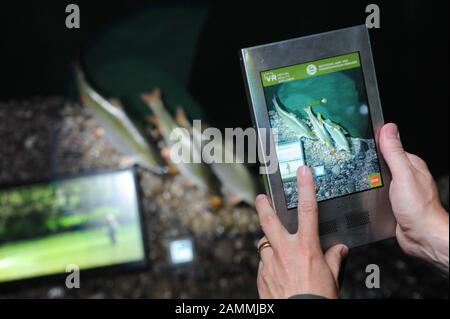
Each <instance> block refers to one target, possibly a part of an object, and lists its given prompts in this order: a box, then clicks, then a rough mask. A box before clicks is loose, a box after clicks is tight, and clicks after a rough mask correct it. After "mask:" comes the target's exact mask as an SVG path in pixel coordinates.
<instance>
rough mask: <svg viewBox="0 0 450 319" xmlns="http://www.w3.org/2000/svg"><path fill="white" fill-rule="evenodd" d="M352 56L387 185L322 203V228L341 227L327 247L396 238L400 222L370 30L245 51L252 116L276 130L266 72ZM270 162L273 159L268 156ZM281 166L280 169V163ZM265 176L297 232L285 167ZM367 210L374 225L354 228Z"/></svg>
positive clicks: (324, 240) (328, 236)
mask: <svg viewBox="0 0 450 319" xmlns="http://www.w3.org/2000/svg"><path fill="white" fill-rule="evenodd" d="M352 52H358V53H359V56H360V62H361V69H362V73H363V78H364V83H365V87H366V94H367V99H368V104H369V105H368V106H369V109H370V114H371V120H372V126H373V129H374V136H375V144H376V148H377V155H378V160H379V164H380V169H381V175H382V178H383V186H382V187H379V188H375V189H369V190H366V191H362V192H358V193H353V194H349V195H345V196H342V197H338V198H334V199H329V200H326V201H322V202H320V203H319V212H320V214H319V216H320V218H319V219H320V223H321V225H323V224H326V223H327V222H330V221H333V223H335V225H336V231H334V232H331V233H329V234H326V235H324V236H322V237H321V242H322V245H323V247H325V248H326V247H329V246H331V245H332V244H335V243H345V244H347V245H349V246H350V247H354V246H359V245H363V244H366V243H369V242H372V241H377V240H381V239H385V238H388V237H392V236H394V234H395V219H394V217H393V214H392V209H391V206H390V203H389V200H388V192H389V185H390V180H391V178H390V173H389V171H388V169H387V166H386V163H385V162H384V160H383V158H382V156H381V153H380V150H379V142H378V135H379V130H380V129H381V127H382V126H383V124H384V119H383V113H382V109H381V102H380V98H379V93H378V85H377V80H376V74H375V68H374V63H373V58H372V51H371V46H370V39H369V34H368V30H367V28H366V26H365V25H361V26H356V27H351V28H346V29H341V30H337V31H331V32H326V33H321V34H317V35H312V36H307V37H302V38H297V39H292V40H287V41H282V42H276V43H271V44H267V45H261V46H256V47H251V48H246V49H242V50H241V52H240V57H241V64H242V68H243V73H244V77H245V80H246V81H245V82H246V89H247V94H248V99H249V104H250V109H251V114H252V116H253V122H254V126H255V128H257V129H261V128H264V129H270V123H269V117H268V109H267V105H266V99H265V95H264V89H263V84H262V79H261V72H264V71H269V70H273V69H277V68H281V67H285V66H292V65H297V64H302V63H308V62H312V61H317V60H321V59H326V58H330V57H335V56H339V55H344V54H349V53H352ZM263 141H264V140H263V139H261V136H260V137H259V139H258V142H259V145H260V147H261V149H262V154H264V155H265V154H268V149H267V145H265V143H264V142H263ZM264 160H265V161H267V160H269V159H268V158H265V159H264ZM276 164H277V168H278V163H276ZM265 178H266V179H267V183H266V184H267V186H268V189H267V191H268V193H269V194H270V196H271V199H272V202H273V205H274V208H275V210H276V211H277V213H278V215H279V216H280V219H281V221H282V222H283V224H284V225H285V227H286V228H287V229H288V230H289V232H291V233H294V232H296V231H297V227H298V219H297V208H293V209H289V210H288V209H287V205H286V201H285V195H284V190H283V184H282V180H281V175H280V172H279V169H277V171H276V172H275V173H273V174H267V171H266V175H265ZM361 212H364V213H367V215H368V217H367V218H368V219H369V220H370V222H369V223H367V224H365V225H361V227H354V228H352V229H350V228H349V226H348V225H349V220H350V219H352V218H357V217H353V216H356V215H358V214H359V213H361Z"/></svg>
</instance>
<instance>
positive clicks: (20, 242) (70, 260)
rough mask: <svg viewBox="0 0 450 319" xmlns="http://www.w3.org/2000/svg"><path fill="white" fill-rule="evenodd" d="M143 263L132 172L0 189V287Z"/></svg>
mask: <svg viewBox="0 0 450 319" xmlns="http://www.w3.org/2000/svg"><path fill="white" fill-rule="evenodd" d="M144 259H145V253H144V245H143V240H142V232H141V222H140V215H139V208H138V199H137V192H136V184H135V179H134V174H133V171H132V170H125V171H117V172H112V173H105V174H97V175H92V176H84V177H76V178H69V179H64V180H59V181H54V182H49V183H39V184H33V185H28V186H20V187H13V188H8V189H3V190H0V282H4V281H14V280H19V279H25V278H31V277H41V276H45V275H51V274H57V273H65V272H66V268H67V267H68V266H69V265H76V266H78V268H79V269H81V270H84V269H90V268H98V267H104V266H112V265H119V264H128V263H130V262H140V261H143V260H144Z"/></svg>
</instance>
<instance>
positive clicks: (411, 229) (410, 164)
mask: <svg viewBox="0 0 450 319" xmlns="http://www.w3.org/2000/svg"><path fill="white" fill-rule="evenodd" d="M380 149H381V152H382V154H383V157H384V159H385V160H386V163H387V164H388V166H389V169H390V171H391V174H392V182H391V186H390V193H389V197H390V200H391V204H392V209H393V211H394V214H395V218H396V220H397V231H396V235H397V240H398V242H399V244H400V246H401V247H402V249H403V250H404V251H405V253H407V254H408V255H411V256H415V257H418V258H421V259H423V260H426V261H428V262H430V263H432V264H433V265H435V266H436V267H437V268H439V269H441V270H442V271H443V272H445V273H446V274H447V275H448V271H449V270H448V260H449V257H448V255H449V216H448V213H447V211H445V209H444V208H443V207H442V205H441V203H440V201H439V196H438V192H437V188H436V184H435V182H434V180H433V177H432V175H431V173H430V171H429V170H428V167H427V165H426V163H425V162H424V161H423V160H422V159H420V158H419V157H418V156H416V155H413V154H409V153H407V152H405V150H404V149H403V146H402V143H401V141H400V136H399V133H398V128H397V126H396V125H395V124H386V125H385V126H384V127H383V128H382V129H381V131H380Z"/></svg>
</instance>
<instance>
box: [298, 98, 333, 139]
mask: <svg viewBox="0 0 450 319" xmlns="http://www.w3.org/2000/svg"><path fill="white" fill-rule="evenodd" d="M304 111H305V112H306V114H307V115H308V118H309V120H310V122H311V125H312V127H313V131H314V133H315V135H316V136H317V137H318V138H319V140H320V141H321V142H322V143H324V144H325V145H327V146H329V147H332V144H331V139H330V136H329V135H328V133H327V131H326V129H325V127H324V121H323V119H322V118H321V117H320V118H317V117H316V116H315V115H314V113H313V112H312V110H311V106H308V107H307V108H305V109H304Z"/></svg>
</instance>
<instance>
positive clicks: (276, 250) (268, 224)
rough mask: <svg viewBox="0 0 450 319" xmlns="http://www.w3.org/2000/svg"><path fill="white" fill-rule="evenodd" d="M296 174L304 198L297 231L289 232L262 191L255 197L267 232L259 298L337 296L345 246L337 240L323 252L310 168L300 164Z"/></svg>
mask: <svg viewBox="0 0 450 319" xmlns="http://www.w3.org/2000/svg"><path fill="white" fill-rule="evenodd" d="M297 176H298V178H297V181H298V190H299V193H300V194H301V196H302V198H303V200H302V202H301V204H300V205H299V207H298V209H297V210H298V219H299V225H300V227H299V229H298V231H297V233H295V234H290V233H289V232H288V231H287V230H286V229H285V228H284V227H283V225H282V224H281V222H280V220H279V219H278V216H277V214H276V213H275V211H274V210H273V208H272V206H271V205H270V203H269V201H268V199H267V197H266V196H265V195H260V196H258V198H257V199H256V209H257V211H258V215H259V219H260V223H261V226H262V229H263V231H264V234H265V235H266V236H265V237H263V238H262V239H261V241H260V247H261V248H260V249H259V251H260V257H261V261H260V263H259V269H258V280H257V284H258V291H259V294H260V297H261V298H276V299H278V298H290V297H292V296H296V295H313V296H320V297H325V298H337V297H338V296H339V288H338V275H339V269H340V265H341V261H342V259H343V258H345V256H346V255H347V253H348V248H347V247H346V246H345V245H342V244H338V245H335V246H333V247H331V248H329V249H328V250H327V251H326V252H325V253H322V250H321V247H320V239H319V227H318V220H319V218H318V210H317V202H316V192H315V187H314V182H313V176H312V173H311V170H310V169H309V168H308V167H306V166H301V167H299V168H298V170H297Z"/></svg>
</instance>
